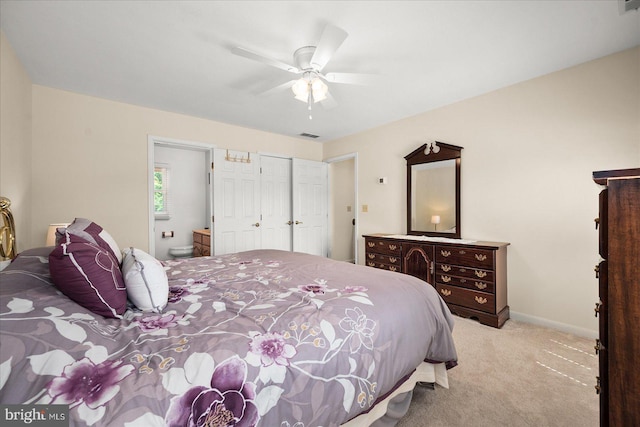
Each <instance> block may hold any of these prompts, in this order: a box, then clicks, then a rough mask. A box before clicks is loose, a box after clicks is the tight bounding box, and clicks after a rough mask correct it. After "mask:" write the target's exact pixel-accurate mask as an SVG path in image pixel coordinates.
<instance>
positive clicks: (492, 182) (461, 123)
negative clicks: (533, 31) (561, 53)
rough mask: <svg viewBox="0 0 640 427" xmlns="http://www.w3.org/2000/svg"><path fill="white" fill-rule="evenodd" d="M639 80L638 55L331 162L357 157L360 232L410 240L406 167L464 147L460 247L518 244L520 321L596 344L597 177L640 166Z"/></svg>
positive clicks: (514, 284) (347, 143)
mask: <svg viewBox="0 0 640 427" xmlns="http://www.w3.org/2000/svg"><path fill="white" fill-rule="evenodd" d="M638 76H640V48H635V49H632V50H628V51H624V52H621V53H618V54H615V55H611V56H608V57H605V58H601V59H598V60H595V61H591V62H588V63H585V64H582V65H579V66H577V67H573V68H570V69H567V70H564V71H560V72H556V73H553V74H549V75H546V76H543V77H540V78H537V79H534V80H530V81H527V82H523V83H520V84H516V85H513V86H510V87H507V88H503V89H501V90H497V91H494V92H491V93H488V94H485V95H483V96H479V97H476V98H473V99H469V100H465V101H462V102H459V103H456V104H453V105H449V106H446V107H443V108H439V109H437V110H434V111H430V112H426V113H424V114H420V115H418V116H415V117H411V118H408V119H405V120H401V121H398V122H394V123H391V124H388V125H386V126H382V127H379V128H376V129H372V130H370V131H367V132H363V133H360V134H357V135H353V136H350V137H347V138H343V139H340V140H336V141H331V142H329V143H326V144H325V147H324V156H325V158H330V157H335V156H339V155H341V154H344V153H351V152H358V156H359V157H358V159H359V169H358V174H359V176H358V180H359V189H358V191H359V199H360V205H362V204H368V206H369V212H368V213H362V211H360V214H359V217H360V230H359V231H360V233H361V234H366V233H380V232H388V233H403V232H405V231H406V219H405V218H406V214H405V212H406V194H405V191H406V190H405V173H406V170H405V161H404V158H403V157H404V156H405V155H407V154H408V153H410V152H412V151H413V150H415V149H416V148H417V147H419V146H420V145H421V144H424V143H425V142H430V141H433V140H438V141H442V142H446V143H450V144H455V145H460V146H462V147H464V150H463V151H462V177H461V180H462V224H461V228H462V237H463V238H468V239H483V240H493V241H506V242H510V243H511V246H509V249H508V257H509V261H508V276H509V285H508V299H509V305H510V306H511V310H512V312H515V317H516V318H518V317H519V318H521V319H526V320H531V321H538V322H540V323H546V324H549V325H552V326H557V327H561V328H564V329H569V330H573V331H574V332H578V333H584V334H586V335H595V332H596V330H597V319H596V318H595V317H594V315H593V307H594V304H595V302H596V301H597V299H598V295H597V282H596V280H595V278H594V272H593V267H594V265H595V264H596V263H597V261H598V259H599V258H598V255H597V247H598V243H597V235H596V232H595V230H594V221H593V220H594V218H595V217H596V216H597V215H598V203H597V195H598V192H599V188H598V186H597V185H595V184H594V183H593V182H592V180H591V173H592V171H594V170H603V169H618V168H632V167H638V166H639V165H640V120H639V117H640V80H639V78H638ZM391 159H395V161H392V160H391ZM379 176H387V177H389V184H388V185H386V186H380V185H377V184H376V177H379ZM360 208H361V206H360ZM363 249H364V243H363V242H362V239H361V241H360V250H361V251H362V250H363ZM361 253H363V252H361Z"/></svg>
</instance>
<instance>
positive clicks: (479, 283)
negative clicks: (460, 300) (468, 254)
mask: <svg viewBox="0 0 640 427" xmlns="http://www.w3.org/2000/svg"><path fill="white" fill-rule="evenodd" d="M436 283H440V284H441V285H451V286H462V287H464V288H469V289H473V290H475V291H482V292H487V293H491V294H492V293H494V291H495V287H494V284H493V282H485V281H483V280H478V279H469V278H466V277H459V276H452V275H450V274H446V273H439V272H436Z"/></svg>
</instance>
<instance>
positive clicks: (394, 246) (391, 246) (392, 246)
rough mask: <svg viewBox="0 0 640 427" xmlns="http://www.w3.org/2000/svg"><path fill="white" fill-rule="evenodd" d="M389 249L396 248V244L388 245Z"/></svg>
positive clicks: (393, 249)
mask: <svg viewBox="0 0 640 427" xmlns="http://www.w3.org/2000/svg"><path fill="white" fill-rule="evenodd" d="M389 249H391V250H392V251H395V250H396V249H398V247H397V246H396V245H389Z"/></svg>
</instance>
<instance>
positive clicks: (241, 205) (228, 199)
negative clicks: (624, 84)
mask: <svg viewBox="0 0 640 427" xmlns="http://www.w3.org/2000/svg"><path fill="white" fill-rule="evenodd" d="M228 154H230V157H231V158H232V159H233V158H234V155H235V158H236V159H240V158H241V157H242V156H244V158H247V153H246V152H244V153H234V152H231V151H230V150H222V149H215V150H214V169H213V185H214V191H213V216H214V222H213V250H214V254H215V255H222V254H226V253H233V252H241V251H248V250H252V249H259V248H260V247H261V243H260V240H261V239H260V156H258V155H252V156H251V158H250V162H242V161H229V160H226V159H225V157H226V156H227V155H228Z"/></svg>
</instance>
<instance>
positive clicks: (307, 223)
mask: <svg viewBox="0 0 640 427" xmlns="http://www.w3.org/2000/svg"><path fill="white" fill-rule="evenodd" d="M292 170H293V173H292V185H293V250H294V251H296V252H306V253H310V254H314V255H321V256H324V257H326V256H327V232H328V209H327V204H328V199H327V197H328V194H327V187H328V175H327V171H328V167H327V164H326V163H323V162H315V161H312V160H301V159H293V160H292Z"/></svg>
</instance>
